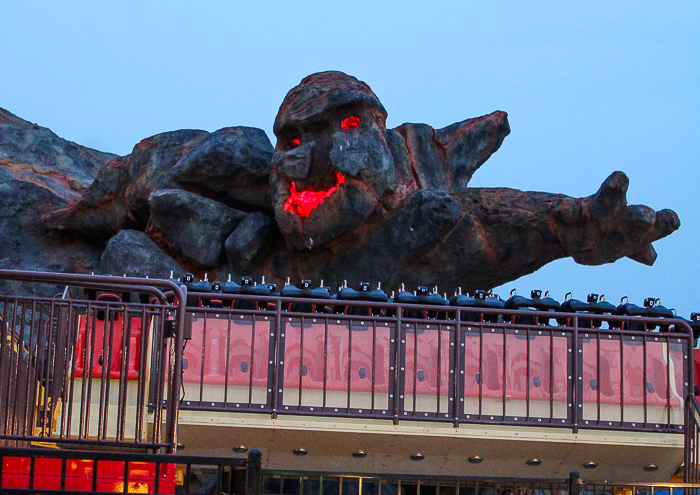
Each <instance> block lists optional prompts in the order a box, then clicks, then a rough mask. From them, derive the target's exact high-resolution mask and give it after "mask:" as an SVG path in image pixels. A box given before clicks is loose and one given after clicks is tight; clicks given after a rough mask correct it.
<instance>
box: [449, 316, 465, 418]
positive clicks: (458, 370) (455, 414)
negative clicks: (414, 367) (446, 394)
mask: <svg viewBox="0 0 700 495" xmlns="http://www.w3.org/2000/svg"><path fill="white" fill-rule="evenodd" d="M453 342H454V346H453V347H454V351H453V352H452V356H453V357H452V368H453V370H452V371H454V373H451V375H452V376H453V378H452V427H453V428H459V414H460V411H459V403H460V402H462V401H461V400H460V399H464V398H465V397H464V387H463V386H462V379H461V378H460V376H464V375H463V374H462V371H463V368H464V364H463V363H462V362H461V359H462V355H464V352H461V351H460V348H461V347H462V310H461V309H459V307H458V308H457V315H456V316H455V331H454V334H453ZM465 346H466V342H465ZM465 351H466V349H465ZM465 378H466V377H465Z"/></svg>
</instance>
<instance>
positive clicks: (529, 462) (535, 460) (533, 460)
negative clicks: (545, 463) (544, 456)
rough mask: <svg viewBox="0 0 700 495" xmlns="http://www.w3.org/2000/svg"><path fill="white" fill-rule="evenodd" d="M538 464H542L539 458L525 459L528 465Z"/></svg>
mask: <svg viewBox="0 0 700 495" xmlns="http://www.w3.org/2000/svg"><path fill="white" fill-rule="evenodd" d="M540 464H542V461H541V460H539V459H528V460H527V465H528V466H539V465H540Z"/></svg>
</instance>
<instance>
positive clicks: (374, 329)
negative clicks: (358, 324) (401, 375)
mask: <svg viewBox="0 0 700 495" xmlns="http://www.w3.org/2000/svg"><path fill="white" fill-rule="evenodd" d="M370 314H371V310H370ZM376 368H377V320H373V321H372V383H371V386H372V398H371V406H372V409H371V410H372V414H374V390H375V370H376Z"/></svg>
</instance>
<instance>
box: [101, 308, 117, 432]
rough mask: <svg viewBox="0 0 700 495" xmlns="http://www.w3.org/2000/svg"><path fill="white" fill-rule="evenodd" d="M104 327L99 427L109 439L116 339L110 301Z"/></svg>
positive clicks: (106, 310) (106, 309)
mask: <svg viewBox="0 0 700 495" xmlns="http://www.w3.org/2000/svg"><path fill="white" fill-rule="evenodd" d="M104 322H105V323H104V327H103V330H102V348H103V350H104V353H103V354H102V384H101V386H100V426H98V427H97V431H98V432H99V435H100V437H101V438H102V439H103V440H106V439H107V429H108V426H109V388H110V384H111V382H112V344H113V341H114V321H113V318H112V308H111V306H110V304H109V303H107V306H106V307H105V319H104ZM108 328H109V341H108V340H107V335H106V334H107V329H108Z"/></svg>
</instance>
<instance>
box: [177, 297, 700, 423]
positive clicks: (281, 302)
mask: <svg viewBox="0 0 700 495" xmlns="http://www.w3.org/2000/svg"><path fill="white" fill-rule="evenodd" d="M188 296H189V297H190V298H200V299H208V300H212V299H214V300H220V301H233V300H236V301H259V302H260V303H261V305H262V304H264V303H265V302H267V303H272V304H270V306H269V308H268V309H231V308H226V307H223V308H222V307H206V306H202V307H188V308H187V311H188V313H191V314H193V315H197V314H198V315H200V316H202V315H208V316H207V318H209V319H213V318H214V316H216V317H219V316H220V317H221V318H229V319H231V318H232V317H233V316H234V315H241V317H242V316H243V315H248V316H258V317H269V318H270V319H271V320H274V322H275V323H274V328H272V329H271V335H272V336H273V337H274V339H272V340H274V341H273V342H271V346H273V349H272V350H271V351H270V355H271V356H275V357H276V358H273V359H276V361H275V365H274V366H273V367H272V368H271V375H270V377H269V379H270V383H269V385H268V388H270V389H271V390H274V391H275V393H273V394H272V398H271V403H269V404H257V405H256V407H258V408H259V409H252V408H251V409H250V410H251V411H257V412H261V413H270V414H271V415H272V416H273V418H274V417H276V416H277V414H278V413H282V412H284V411H282V410H281V408H280V407H279V403H280V401H279V397H281V395H279V393H281V390H283V389H285V387H284V386H282V384H283V378H282V376H281V373H282V371H283V368H281V367H280V366H279V365H280V363H281V362H282V361H284V352H285V346H284V335H282V331H281V327H280V320H281V319H282V317H283V319H284V321H286V319H287V318H295V319H299V318H303V319H304V321H309V320H310V319H320V320H321V321H326V320H328V321H330V320H336V319H337V320H338V322H340V321H343V322H346V323H349V322H358V323H359V321H360V320H363V321H364V323H365V324H369V325H370V327H371V325H372V324H376V325H378V324H381V325H385V324H386V323H390V324H392V325H394V327H395V328H396V327H401V328H403V326H404V324H409V325H414V324H419V325H423V324H429V325H433V324H434V325H436V326H437V325H453V326H454V331H453V332H454V334H453V335H454V336H453V337H452V339H453V341H454V342H461V341H462V339H463V338H464V337H463V336H464V335H465V334H466V333H467V331H468V330H472V328H474V329H475V330H477V332H479V333H484V331H489V330H488V329H498V330H499V332H500V334H502V335H504V343H505V335H506V334H510V333H511V332H515V333H517V332H518V331H520V332H521V334H523V335H524V334H526V333H528V332H529V333H528V335H530V336H533V335H536V333H535V332H537V331H545V332H548V333H547V335H549V334H550V333H551V332H564V334H565V335H566V336H568V337H569V338H570V339H571V345H572V348H571V349H570V352H571V361H572V362H571V364H570V366H571V370H570V371H571V372H570V373H569V374H570V377H569V379H570V383H569V389H570V390H573V392H572V396H571V397H570V398H569V400H568V401H567V402H570V403H571V404H572V405H573V408H572V409H571V410H570V413H571V414H570V417H569V418H568V419H567V420H565V421H562V422H560V423H558V426H567V427H571V428H572V429H573V431H574V432H576V431H577V429H578V428H579V427H580V426H584V427H587V428H592V427H605V425H607V423H608V422H607V420H606V421H605V425H603V423H602V421H598V423H600V424H598V425H594V424H589V422H588V421H586V424H585V425H583V424H582V421H579V420H580V419H581V417H582V416H581V411H580V409H581V408H582V407H583V398H582V388H581V380H582V377H581V375H580V373H581V372H580V370H579V361H580V359H579V358H580V356H579V354H580V353H581V352H582V348H581V345H582V343H581V339H586V338H591V337H593V338H597V339H602V338H606V340H607V338H608V337H613V336H616V338H617V339H618V341H619V340H620V339H622V340H624V341H625V342H627V341H628V340H629V339H631V340H632V341H634V340H635V339H637V342H638V343H640V344H642V345H645V346H646V345H647V344H646V343H647V342H649V343H653V342H654V341H655V340H660V341H662V342H666V343H671V342H672V341H673V342H676V338H677V339H678V342H681V341H683V342H685V344H684V345H685V346H686V349H687V351H688V352H686V353H685V359H684V360H683V361H682V368H683V373H684V376H683V379H684V381H685V382H686V383H685V386H684V390H693V372H692V352H691V351H692V347H693V344H692V343H693V337H692V330H691V328H690V326H689V325H688V324H687V323H686V322H684V321H682V320H679V319H670V318H648V317H629V316H617V315H595V314H588V313H559V312H547V311H529V310H506V309H502V308H498V309H488V308H475V307H460V306H436V305H425V304H420V305H419V304H401V303H380V302H368V301H346V300H334V299H311V298H301V297H282V296H262V295H254V294H251V295H242V294H222V293H218V292H217V293H212V292H202V293H199V292H190V293H189V294H188ZM294 303H297V304H317V305H318V306H327V307H328V306H329V307H331V308H332V307H344V306H360V307H367V308H377V309H384V310H393V313H394V314H395V316H377V315H366V316H357V315H350V314H336V313H327V312H316V313H302V312H293V311H287V310H286V309H285V310H283V309H282V308H283V307H284V308H287V307H288V305H289V304H294ZM232 306H233V305H232ZM404 309H424V310H429V311H433V312H439V313H441V314H442V315H444V316H443V317H442V318H443V319H440V318H437V319H427V320H426V319H417V318H407V317H405V316H402V312H403V311H402V310H404ZM468 313H483V314H484V315H486V314H491V315H494V314H495V315H503V316H511V315H512V316H541V317H546V318H549V319H551V320H555V319H556V318H557V317H566V318H567V319H569V324H568V326H549V325H525V324H516V323H510V322H509V321H506V322H500V323H487V322H469V321H461V317H462V315H463V314H468ZM265 319H267V318H265ZM506 319H507V320H509V318H506ZM580 319H585V320H587V321H591V320H598V321H608V322H610V321H614V322H615V323H619V322H621V321H627V322H636V323H639V322H644V323H648V324H656V325H657V326H658V325H665V326H668V325H674V326H675V329H674V332H673V333H665V332H651V331H643V330H627V329H625V330H620V329H617V328H615V329H604V328H588V327H579V320H580ZM232 321H233V320H232ZM679 330H680V332H679ZM199 331H200V332H201V331H202V329H200V330H199ZM205 331H206V330H205ZM209 331H211V330H209ZM229 332H230V330H229ZM224 333H225V332H224ZM399 333H400V332H399ZM224 338H225V337H224ZM392 338H393V339H399V334H396V335H395V336H393V337H392ZM398 342H399V341H398V340H397V343H398ZM203 344H204V347H203V351H202V352H203V353H204V352H206V346H207V345H206V343H204V342H203ZM199 345H200V344H197V346H199ZM666 349H667V350H665V351H663V353H664V356H661V358H662V359H666V360H667V358H668V352H669V351H668V348H666ZM226 352H228V351H226ZM392 352H393V354H392V355H391V356H390V358H391V362H392V363H394V367H393V368H392V369H393V370H395V371H394V372H392V373H396V374H395V375H393V376H394V381H393V383H394V387H395V388H393V390H394V394H393V397H394V399H395V400H393V401H390V404H389V410H387V411H386V413H385V414H386V416H379V417H386V418H387V419H388V418H391V417H393V419H394V421H395V422H398V420H399V419H400V418H401V417H402V415H403V414H404V412H403V411H404V410H403V409H402V410H401V412H399V410H398V409H397V408H398V407H399V401H398V400H396V398H397V397H399V396H400V394H401V392H400V390H399V389H400V386H401V384H400V381H399V379H400V378H402V376H403V375H402V374H401V371H400V366H401V365H400V362H401V360H402V359H404V358H405V356H403V355H402V353H403V351H402V346H401V345H397V347H396V350H395V351H392ZM450 352H452V353H453V358H454V360H453V363H454V366H455V373H459V370H460V369H461V368H460V366H461V365H460V359H462V360H463V359H464V357H463V356H462V358H460V355H459V352H458V349H454V351H450ZM528 352H529V351H528ZM674 352H675V351H674ZM322 354H323V353H322ZM227 355H228V354H227ZM625 355H626V354H625ZM198 356H199V355H198ZM191 357H192V356H191ZM689 357H690V359H688V358H689ZM201 358H202V363H203V362H204V361H203V360H204V355H201ZM251 358H252V356H251ZM197 359H199V358H197ZM295 359H297V358H295ZM620 359H622V356H620ZM681 359H683V357H681ZM644 360H646V353H644ZM249 362H250V361H249ZM667 362H668V360H667ZM678 364H679V363H676V373H678V372H680V370H679V369H678ZM203 372H204V371H202V373H203ZM667 376H668V380H667V381H668V383H667V385H666V390H667V392H666V396H667V398H666V399H664V400H665V402H666V404H667V406H666V407H667V408H669V407H670V402H668V401H670V400H671V389H672V388H674V387H675V383H672V382H671V380H674V377H673V376H672V375H671V373H668V374H667ZM572 377H573V379H572ZM450 380H451V381H450V387H452V390H453V398H454V401H453V402H454V404H453V405H452V406H451V407H453V408H454V412H453V413H452V414H451V415H450V418H449V419H450V420H451V421H453V422H454V426H455V427H458V425H459V423H460V422H465V421H466V422H469V421H467V420H468V419H469V417H468V416H467V418H465V417H464V414H459V413H458V407H457V406H461V404H459V401H460V400H461V399H462V395H461V392H460V382H459V380H456V379H455V380H452V379H450ZM640 380H641V378H640ZM529 381H530V379H529V378H528V387H529ZM645 382H646V381H645ZM203 385H204V382H203V381H202V383H200V387H202V386H203ZM620 386H621V385H620ZM681 386H683V384H681ZM324 387H325V385H324ZM645 388H646V383H645ZM679 392H680V393H681V397H683V396H684V395H685V394H684V392H683V391H682V390H680V389H679ZM407 393H408V392H407ZM504 393H505V392H504ZM620 393H622V392H620ZM527 394H528V397H529V394H530V392H529V391H528V392H527ZM598 396H599V398H600V393H599V394H598ZM504 397H505V396H504ZM185 400H186V401H189V402H186V403H185V405H184V407H185V408H187V409H200V408H201V409H203V410H226V404H227V403H228V402H226V400H225V401H224V403H222V404H218V405H214V404H211V405H207V404H204V403H202V404H201V405H192V404H191V403H190V402H193V403H196V402H197V399H196V398H192V397H186V399H185ZM324 400H325V399H324ZM204 402H206V401H204ZM234 402H235V401H234ZM503 402H504V403H505V398H504V399H503ZM244 403H245V401H244ZM681 404H682V399H681ZM235 406H236V407H239V406H241V407H243V406H245V404H235ZM643 406H644V409H645V412H644V418H645V420H644V421H643V422H646V421H647V420H646V414H647V413H646V408H647V402H646V392H644V404H643ZM392 407H393V409H392ZM569 407H571V406H569ZM290 409H291V408H290ZM240 410H242V409H240ZM294 411H295V412H294V413H295V414H300V413H303V414H307V415H327V414H333V415H343V414H342V413H340V412H338V411H337V410H329V409H328V408H326V407H325V406H324V407H315V408H306V410H303V411H301V408H296V406H295V408H294ZM289 412H290V413H291V411H289ZM348 414H349V413H348V412H347V411H346V413H345V415H348ZM355 414H359V413H355ZM362 414H363V415H365V416H367V414H368V413H367V412H362ZM383 414H384V413H383ZM622 414H623V415H624V414H625V413H624V412H623V413H622ZM665 414H666V413H664V417H665ZM669 414H670V413H669ZM679 414H680V413H679ZM351 415H352V414H351ZM426 416H427V415H426ZM494 416H495V415H494ZM525 416H527V414H524V415H523V418H522V419H526V418H525ZM440 417H441V418H442V419H441V420H445V416H444V415H442V414H441V415H440ZM431 418H433V419H435V418H434V416H432V415H431ZM623 418H624V416H623ZM411 419H421V418H416V417H412V418H411ZM423 419H425V418H423ZM491 419H492V420H493V418H491ZM503 419H504V420H505V412H504V413H503ZM680 419H681V421H682V417H681V418H680ZM487 420H488V418H487ZM510 421H512V419H511V420H510ZM515 421H518V418H515ZM618 421H619V420H618ZM622 421H626V422H627V423H629V424H628V425H626V426H625V425H622V424H620V425H616V426H615V427H617V428H625V429H639V428H641V427H642V425H640V424H638V423H639V421H637V422H635V421H634V420H629V419H628V420H624V419H623V420H622ZM648 422H649V423H650V425H649V428H651V429H654V424H653V423H667V424H671V423H672V424H673V425H674V427H673V430H672V431H676V432H682V431H683V425H680V424H678V425H677V423H676V422H675V421H673V422H671V421H670V416H669V417H668V422H666V421H659V420H658V419H657V420H653V421H652V420H649V421H648ZM517 424H522V421H518V423H517ZM549 424H550V425H551V423H549ZM635 424H636V426H635ZM676 425H677V429H676ZM656 428H657V429H658V428H659V426H658V425H657V426H656Z"/></svg>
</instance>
